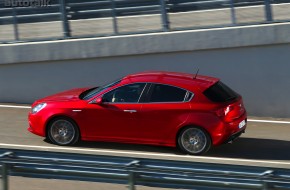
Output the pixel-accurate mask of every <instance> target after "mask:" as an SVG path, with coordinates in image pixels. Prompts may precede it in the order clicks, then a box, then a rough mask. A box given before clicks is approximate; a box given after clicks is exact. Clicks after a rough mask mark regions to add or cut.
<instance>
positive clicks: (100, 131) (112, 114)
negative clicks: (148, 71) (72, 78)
mask: <svg viewBox="0 0 290 190" xmlns="http://www.w3.org/2000/svg"><path fill="white" fill-rule="evenodd" d="M144 87H145V83H134V84H129V85H125V86H121V87H117V88H115V89H113V90H111V91H109V92H107V93H105V94H104V95H103V96H102V100H103V102H102V103H101V104H89V105H88V107H87V109H86V110H85V112H86V118H87V120H88V121H89V122H87V123H90V124H89V125H90V126H89V127H87V130H86V131H87V134H88V136H89V137H90V138H93V139H96V140H100V139H104V140H110V141H128V140H129V141H135V140H136V134H137V132H138V128H136V126H137V123H138V119H139V114H140V110H141V105H140V104H139V103H138V101H139V98H140V96H141V93H142V92H143V89H144Z"/></svg>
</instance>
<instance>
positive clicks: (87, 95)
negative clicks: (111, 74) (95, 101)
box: [80, 79, 121, 100]
mask: <svg viewBox="0 0 290 190" xmlns="http://www.w3.org/2000/svg"><path fill="white" fill-rule="evenodd" d="M120 82H121V79H118V80H117V81H114V82H111V83H109V84H107V85H104V86H101V87H97V88H91V89H89V90H87V91H85V92H83V93H82V94H81V95H80V99H82V100H89V99H91V98H92V97H94V96H95V95H97V94H98V93H100V92H102V91H103V90H105V89H107V88H110V87H112V86H115V85H116V84H118V83H120Z"/></svg>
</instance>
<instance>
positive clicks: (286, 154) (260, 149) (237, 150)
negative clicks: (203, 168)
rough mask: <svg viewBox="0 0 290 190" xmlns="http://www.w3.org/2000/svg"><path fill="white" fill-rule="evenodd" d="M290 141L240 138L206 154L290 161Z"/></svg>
mask: <svg viewBox="0 0 290 190" xmlns="http://www.w3.org/2000/svg"><path fill="white" fill-rule="evenodd" d="M289 148H290V141H283V140H273V139H256V138H239V139H237V140H236V141H234V142H233V144H224V145H221V146H219V147H214V148H213V149H211V150H210V151H209V152H208V153H207V154H206V156H213V157H228V158H243V159H259V160H287V161H290V151H289Z"/></svg>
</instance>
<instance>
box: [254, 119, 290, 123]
mask: <svg viewBox="0 0 290 190" xmlns="http://www.w3.org/2000/svg"><path fill="white" fill-rule="evenodd" d="M248 121H250V122H259V123H280V124H290V121H274V120H260V119H248Z"/></svg>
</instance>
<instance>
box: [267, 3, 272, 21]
mask: <svg viewBox="0 0 290 190" xmlns="http://www.w3.org/2000/svg"><path fill="white" fill-rule="evenodd" d="M265 16H266V20H267V21H268V22H270V21H273V16H272V8H271V3H270V0H265Z"/></svg>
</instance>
